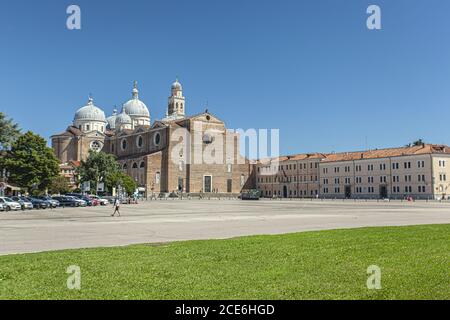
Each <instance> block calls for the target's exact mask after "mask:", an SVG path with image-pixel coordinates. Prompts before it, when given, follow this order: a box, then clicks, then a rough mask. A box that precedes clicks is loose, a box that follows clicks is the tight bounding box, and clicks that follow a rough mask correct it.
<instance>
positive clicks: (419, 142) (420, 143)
mask: <svg viewBox="0 0 450 320" xmlns="http://www.w3.org/2000/svg"><path fill="white" fill-rule="evenodd" d="M424 144H425V142H424V141H423V139H419V140H416V141H413V142H412V143H408V144H407V145H405V147H419V146H423V145H424Z"/></svg>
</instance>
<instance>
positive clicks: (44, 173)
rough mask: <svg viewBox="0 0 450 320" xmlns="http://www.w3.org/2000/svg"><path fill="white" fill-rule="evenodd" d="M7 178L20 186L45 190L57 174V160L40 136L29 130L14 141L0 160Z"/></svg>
mask: <svg viewBox="0 0 450 320" xmlns="http://www.w3.org/2000/svg"><path fill="white" fill-rule="evenodd" d="M2 166H3V167H4V168H5V169H6V170H7V171H8V172H9V174H10V175H9V178H8V180H9V181H10V182H11V183H14V184H16V185H18V186H19V187H21V188H24V189H27V190H28V191H30V190H31V189H38V190H40V191H44V190H46V189H47V188H48V187H49V186H50V184H51V182H52V180H53V179H54V178H55V177H56V176H58V175H59V160H58V159H57V158H56V156H55V154H54V152H53V149H52V148H49V147H48V146H47V142H46V141H45V139H44V138H42V137H41V136H39V135H37V134H34V133H33V132H31V131H28V132H26V133H25V134H24V135H21V136H20V137H19V138H17V140H16V141H14V142H13V143H12V145H11V148H10V149H9V150H8V151H7V152H6V155H5V157H4V158H3V160H2Z"/></svg>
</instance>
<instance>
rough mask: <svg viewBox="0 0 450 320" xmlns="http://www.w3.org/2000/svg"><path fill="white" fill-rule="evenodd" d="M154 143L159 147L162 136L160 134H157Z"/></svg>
mask: <svg viewBox="0 0 450 320" xmlns="http://www.w3.org/2000/svg"><path fill="white" fill-rule="evenodd" d="M153 142H154V143H155V146H159V144H160V142H161V134H160V133H159V132H157V133H155V135H154V137H153Z"/></svg>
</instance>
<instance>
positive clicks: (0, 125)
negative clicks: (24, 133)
mask: <svg viewBox="0 0 450 320" xmlns="http://www.w3.org/2000/svg"><path fill="white" fill-rule="evenodd" d="M19 136H20V129H19V125H18V124H17V123H13V121H12V120H11V119H7V118H6V115H5V114H4V113H3V112H0V150H4V149H8V148H9V147H11V144H12V143H13V142H14V141H15V140H16V139H17V138H18V137H19Z"/></svg>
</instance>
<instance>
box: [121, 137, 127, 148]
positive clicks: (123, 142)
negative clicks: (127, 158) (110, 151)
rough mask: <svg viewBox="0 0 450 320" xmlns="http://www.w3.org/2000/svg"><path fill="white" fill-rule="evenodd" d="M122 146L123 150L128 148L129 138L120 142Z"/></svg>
mask: <svg viewBox="0 0 450 320" xmlns="http://www.w3.org/2000/svg"><path fill="white" fill-rule="evenodd" d="M120 145H121V147H122V151H125V150H126V149H127V139H122V143H121V144H120Z"/></svg>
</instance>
